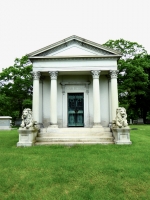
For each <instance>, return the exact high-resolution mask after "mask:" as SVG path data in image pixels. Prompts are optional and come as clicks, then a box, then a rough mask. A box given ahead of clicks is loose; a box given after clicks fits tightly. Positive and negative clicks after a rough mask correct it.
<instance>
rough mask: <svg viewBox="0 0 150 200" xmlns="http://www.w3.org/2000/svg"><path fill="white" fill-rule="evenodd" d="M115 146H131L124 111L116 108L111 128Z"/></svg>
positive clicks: (121, 108)
mask: <svg viewBox="0 0 150 200" xmlns="http://www.w3.org/2000/svg"><path fill="white" fill-rule="evenodd" d="M111 130H112V133H113V136H114V142H115V144H127V145H128V144H132V142H131V141H130V127H129V126H128V123H127V114H126V109H125V108H123V107H118V108H117V109H116V119H115V120H114V121H113V124H112V127H111Z"/></svg>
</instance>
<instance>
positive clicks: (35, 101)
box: [32, 72, 40, 124]
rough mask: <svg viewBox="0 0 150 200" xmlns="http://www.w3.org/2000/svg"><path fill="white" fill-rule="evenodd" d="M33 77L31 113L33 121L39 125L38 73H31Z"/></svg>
mask: <svg viewBox="0 0 150 200" xmlns="http://www.w3.org/2000/svg"><path fill="white" fill-rule="evenodd" d="M32 75H33V102H32V112H33V120H34V121H36V122H37V123H38V124H39V122H40V121H39V120H40V104H39V79H40V72H32Z"/></svg>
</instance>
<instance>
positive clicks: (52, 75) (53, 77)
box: [49, 71, 58, 80]
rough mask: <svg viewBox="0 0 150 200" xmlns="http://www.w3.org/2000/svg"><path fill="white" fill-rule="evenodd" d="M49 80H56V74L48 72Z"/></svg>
mask: <svg viewBox="0 0 150 200" xmlns="http://www.w3.org/2000/svg"><path fill="white" fill-rule="evenodd" d="M49 74H50V77H51V80H57V76H58V72H57V71H55V72H49Z"/></svg>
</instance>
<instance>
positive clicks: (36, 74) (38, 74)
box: [31, 72, 41, 80]
mask: <svg viewBox="0 0 150 200" xmlns="http://www.w3.org/2000/svg"><path fill="white" fill-rule="evenodd" d="M31 74H32V76H33V79H34V80H39V79H40V76H41V73H40V72H31Z"/></svg>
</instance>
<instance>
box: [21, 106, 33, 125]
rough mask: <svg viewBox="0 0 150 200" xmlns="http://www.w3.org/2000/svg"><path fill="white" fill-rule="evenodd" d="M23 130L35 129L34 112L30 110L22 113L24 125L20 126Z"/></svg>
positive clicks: (26, 109)
mask: <svg viewBox="0 0 150 200" xmlns="http://www.w3.org/2000/svg"><path fill="white" fill-rule="evenodd" d="M20 126H21V127H22V128H27V129H28V128H30V127H33V119H32V111H31V109H30V108H25V109H24V110H23V112H22V123H21V125H20Z"/></svg>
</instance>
